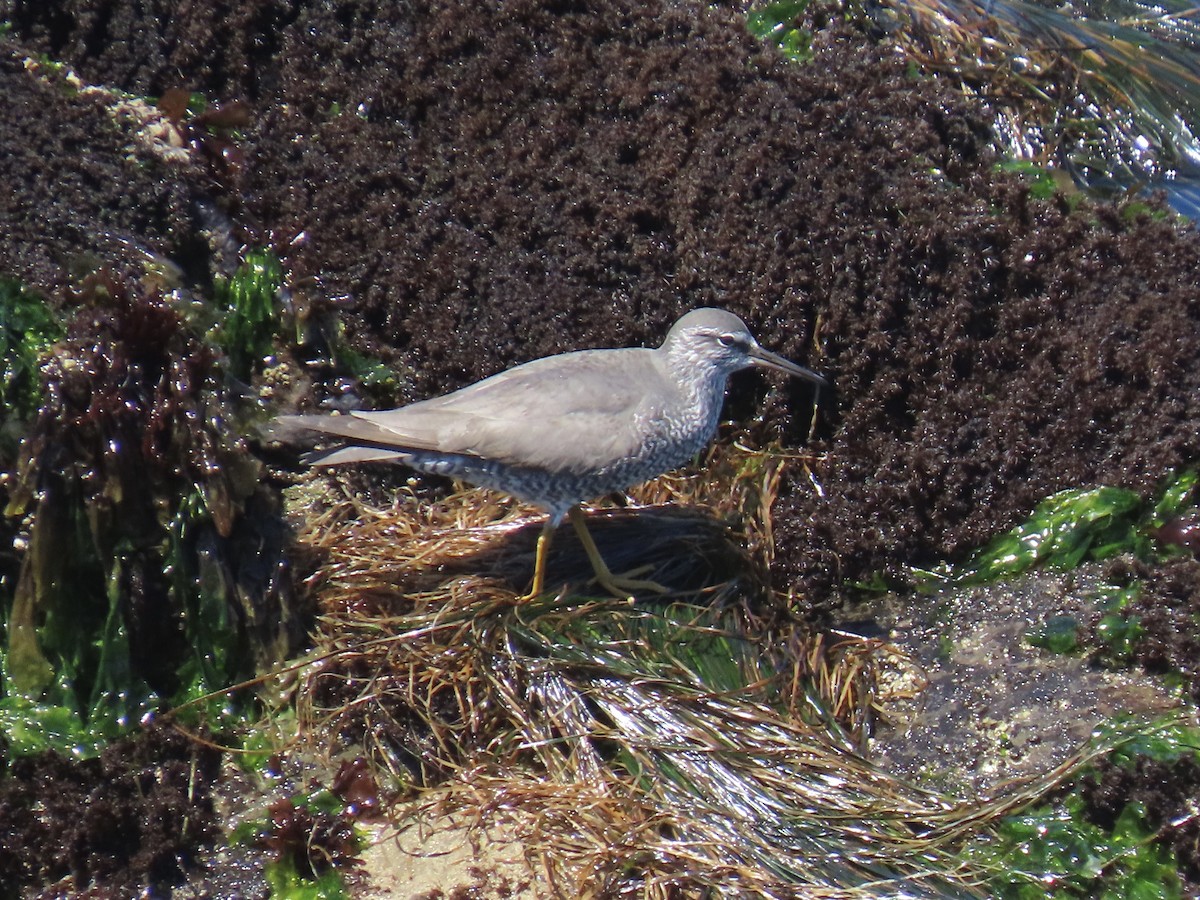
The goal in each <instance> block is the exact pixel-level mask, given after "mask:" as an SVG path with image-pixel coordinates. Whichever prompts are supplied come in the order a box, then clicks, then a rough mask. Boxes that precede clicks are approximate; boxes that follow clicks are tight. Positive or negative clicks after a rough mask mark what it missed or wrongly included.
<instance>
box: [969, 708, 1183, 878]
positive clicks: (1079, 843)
mask: <svg viewBox="0 0 1200 900" xmlns="http://www.w3.org/2000/svg"><path fill="white" fill-rule="evenodd" d="M1094 737H1095V740H1096V741H1097V742H1099V743H1101V744H1106V743H1111V744H1112V746H1111V748H1110V749H1109V750H1108V752H1107V753H1106V754H1105V758H1106V759H1107V761H1108V762H1110V763H1114V764H1116V765H1119V766H1121V767H1123V768H1133V767H1135V766H1136V765H1137V760H1138V759H1140V758H1142V757H1150V758H1152V759H1155V760H1159V761H1166V762H1170V761H1173V760H1175V759H1178V758H1180V757H1181V756H1184V755H1198V754H1200V729H1197V728H1196V727H1194V726H1191V725H1189V724H1187V723H1185V722H1182V721H1179V720H1166V721H1161V722H1156V723H1152V724H1150V725H1146V724H1139V723H1137V722H1135V721H1133V720H1115V721H1113V722H1111V723H1109V724H1107V725H1105V726H1102V727H1101V728H1100V729H1099V730H1098V732H1097V734H1096V735H1095V736H1094ZM1091 771H1094V768H1093V767H1092V766H1089V767H1086V768H1084V769H1081V770H1079V771H1078V772H1077V773H1076V774H1075V775H1074V776H1073V777H1072V780H1071V783H1070V785H1069V786H1068V787H1067V788H1066V790H1065V791H1064V792H1063V794H1062V795H1061V796H1060V797H1059V798H1058V799H1057V800H1055V801H1054V802H1051V803H1046V804H1043V805H1040V806H1037V807H1035V808H1032V809H1028V810H1025V811H1023V812H1020V813H1017V814H1014V815H1009V816H1006V817H1004V818H1003V819H1001V820H1000V822H999V824H998V825H997V826H996V827H995V828H994V829H991V830H990V831H989V833H987V834H984V835H981V836H980V837H979V838H977V839H976V840H975V841H974V842H972V843H971V844H969V845H968V846H967V847H966V849H965V851H964V855H965V857H966V858H967V859H968V860H969V861H970V862H971V863H973V864H975V865H980V866H982V867H983V868H984V869H985V870H988V871H990V872H991V873H992V877H991V884H990V887H991V895H992V896H996V897H999V898H1003V900H1034V898H1044V897H1056V898H1069V897H1099V898H1104V900H1110V898H1111V900H1117V898H1144V900H1171V898H1176V897H1180V896H1182V894H1181V888H1180V883H1179V877H1178V871H1177V864H1176V860H1175V858H1174V855H1173V854H1172V853H1171V852H1170V850H1169V849H1167V848H1166V847H1165V846H1163V845H1162V844H1161V843H1159V842H1157V841H1156V840H1155V838H1156V837H1157V833H1156V831H1155V830H1154V829H1153V828H1152V827H1151V826H1150V825H1149V824H1148V823H1147V821H1146V813H1145V810H1144V809H1143V808H1142V807H1141V805H1139V804H1137V803H1129V804H1127V805H1126V806H1125V808H1124V809H1123V810H1122V811H1121V813H1120V814H1119V815H1118V816H1117V819H1116V821H1115V822H1114V823H1113V827H1112V828H1111V829H1106V828H1102V827H1100V826H1098V825H1096V824H1094V823H1092V822H1089V821H1088V820H1087V818H1086V809H1085V803H1084V800H1083V797H1082V794H1081V790H1080V786H1081V784H1082V782H1083V779H1084V776H1086V775H1087V774H1088V773H1089V772H1091Z"/></svg>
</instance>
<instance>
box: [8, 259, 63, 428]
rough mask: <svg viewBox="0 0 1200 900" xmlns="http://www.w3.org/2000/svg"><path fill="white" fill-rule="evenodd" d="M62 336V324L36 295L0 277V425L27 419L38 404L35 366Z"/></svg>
mask: <svg viewBox="0 0 1200 900" xmlns="http://www.w3.org/2000/svg"><path fill="white" fill-rule="evenodd" d="M62 337H63V326H62V322H60V321H59V319H58V316H57V315H55V313H54V311H53V310H52V309H51V308H50V307H49V306H47V305H46V302H45V301H44V300H43V299H42V298H41V297H39V296H38V295H37V294H34V293H31V292H30V291H27V290H26V289H25V288H24V287H22V285H21V283H20V282H18V281H15V280H13V279H11V278H0V422H2V421H3V420H4V419H6V418H8V417H9V416H13V417H15V418H17V419H28V418H29V417H31V416H32V415H33V414H34V413H35V412H37V408H38V406H39V405H40V403H41V382H40V379H39V377H38V364H39V361H40V359H41V356H42V354H43V353H45V352H46V350H47V349H49V347H50V346H51V345H52V344H53V343H54V342H55V341H57V340H61V339H62Z"/></svg>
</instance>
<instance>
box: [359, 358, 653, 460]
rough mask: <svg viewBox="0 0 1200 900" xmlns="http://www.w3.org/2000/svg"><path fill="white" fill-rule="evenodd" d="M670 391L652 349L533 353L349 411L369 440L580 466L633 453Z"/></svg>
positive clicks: (507, 458) (640, 443)
mask: <svg viewBox="0 0 1200 900" xmlns="http://www.w3.org/2000/svg"><path fill="white" fill-rule="evenodd" d="M670 389H671V388H670V386H669V384H668V382H667V380H666V379H665V378H663V376H662V374H661V372H660V370H659V368H658V363H657V361H656V360H655V359H654V357H653V355H652V351H649V350H641V349H636V348H632V349H627V350H606V351H601V352H592V351H581V352H576V353H564V354H561V355H559V356H551V357H547V358H545V359H539V360H534V361H533V362H531V363H526V364H525V365H523V366H517V367H516V368H514V369H509V370H508V371H505V372H501V373H500V374H498V375H494V376H492V377H491V378H488V379H485V380H483V381H481V382H479V383H477V384H473V385H471V386H469V387H466V388H463V389H462V390H460V391H456V392H454V393H452V394H447V395H446V396H444V397H437V398H434V399H432V400H425V401H422V402H421V403H414V404H412V405H410V406H405V407H401V408H400V409H394V410H386V411H381V412H357V413H354V414H353V416H352V418H354V419H358V420H361V421H363V422H364V423H365V424H367V425H368V426H371V427H370V434H371V435H372V438H371V442H372V444H373V445H375V446H380V445H381V444H383V445H389V444H390V445H391V446H396V447H406V448H417V449H427V450H438V451H441V452H444V453H460V454H465V455H469V456H475V457H479V458H482V459H491V460H497V461H499V462H503V463H506V464H508V465H516V466H526V467H531V468H539V469H546V470H549V471H552V472H575V471H579V472H586V471H590V470H591V469H592V468H594V467H595V466H596V465H597V461H606V462H612V461H616V460H618V459H625V458H628V457H630V456H633V455H636V454H637V453H638V451H639V449H640V448H641V447H642V444H643V438H642V434H643V432H644V429H645V426H646V423H648V422H649V421H651V420H654V419H656V417H657V416H658V415H659V410H660V409H661V407H662V405H663V402H664V401H665V400H667V399H668V398H666V397H665V396H664V394H665V392H666V391H668V390H670ZM344 434H345V433H344ZM381 435H386V438H384V437H381ZM345 436H347V437H350V436H351V435H349V434H345Z"/></svg>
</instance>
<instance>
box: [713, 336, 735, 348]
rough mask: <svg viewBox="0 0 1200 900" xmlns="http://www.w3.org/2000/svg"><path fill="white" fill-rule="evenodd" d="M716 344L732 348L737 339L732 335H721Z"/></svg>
mask: <svg viewBox="0 0 1200 900" xmlns="http://www.w3.org/2000/svg"><path fill="white" fill-rule="evenodd" d="M717 343H718V344H720V345H721V346H722V347H732V346H733V345H734V344H736V343H737V338H736V337H734V336H733V335H732V334H722V335H719V336H718V337H717Z"/></svg>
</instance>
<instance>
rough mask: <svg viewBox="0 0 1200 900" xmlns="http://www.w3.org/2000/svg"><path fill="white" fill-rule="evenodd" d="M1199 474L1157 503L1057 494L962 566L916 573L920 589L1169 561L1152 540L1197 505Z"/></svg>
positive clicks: (1118, 491)
mask: <svg viewBox="0 0 1200 900" xmlns="http://www.w3.org/2000/svg"><path fill="white" fill-rule="evenodd" d="M1196 478H1197V476H1196V472H1194V471H1187V472H1183V473H1181V474H1178V475H1175V476H1173V477H1172V478H1171V480H1170V481H1169V482H1167V484H1166V485H1165V486H1164V487H1163V489H1162V491H1161V492H1160V494H1159V497H1158V499H1157V500H1156V501H1147V500H1144V499H1142V498H1141V497H1139V496H1138V495H1137V494H1136V493H1134V492H1133V491H1130V490H1126V489H1125V488H1117V487H1109V486H1103V487H1097V488H1087V489H1072V490H1066V491H1060V492H1059V493H1057V494H1053V495H1052V496H1050V497H1047V498H1046V499H1045V500H1043V501H1042V502H1041V503H1039V504H1038V505H1037V508H1036V509H1035V510H1034V511H1033V514H1032V515H1031V516H1030V517H1029V518H1028V519H1027V520H1026V521H1025V522H1023V523H1022V524H1020V525H1018V526H1017V527H1016V528H1014V529H1012V530H1011V531H1009V532H1008V533H1006V534H1003V535H1001V536H1000V537H998V538H996V539H994V540H993V541H991V542H990V543H989V544H987V545H986V546H985V547H983V548H982V549H981V550H979V551H977V552H976V553H975V554H974V555H973V556H971V558H970V559H968V560H967V561H966V562H964V563H962V564H960V565H950V564H948V563H947V564H944V565H942V566H939V567H937V568H934V569H918V568H914V569H912V573H913V575H914V577H915V579H916V582H917V584H918V586H919V587H923V588H936V587H941V586H943V585H946V584H966V585H971V584H986V583H989V582H992V581H997V580H1000V579H1004V578H1012V577H1014V576H1017V575H1021V574H1023V573H1025V572H1028V571H1029V570H1031V569H1033V568H1035V567H1037V566H1042V565H1051V566H1055V567H1057V568H1060V569H1072V568H1074V567H1075V566H1077V565H1079V564H1080V563H1082V562H1084V561H1087V560H1100V559H1108V558H1110V557H1113V556H1115V555H1117V554H1118V553H1133V554H1134V555H1136V556H1137V557H1139V558H1141V559H1150V558H1154V557H1155V556H1156V555H1160V556H1161V555H1167V554H1169V553H1170V552H1171V551H1169V550H1166V549H1164V548H1162V547H1160V546H1159V545H1158V543H1157V542H1156V541H1155V540H1154V539H1153V537H1152V535H1151V532H1152V530H1153V529H1155V528H1158V527H1160V526H1161V525H1162V524H1163V523H1164V522H1165V521H1167V520H1168V519H1170V518H1172V517H1174V516H1175V515H1178V514H1179V513H1180V512H1182V511H1183V510H1184V509H1186V508H1188V507H1189V506H1190V505H1191V503H1192V495H1193V492H1194V489H1195V486H1196Z"/></svg>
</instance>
